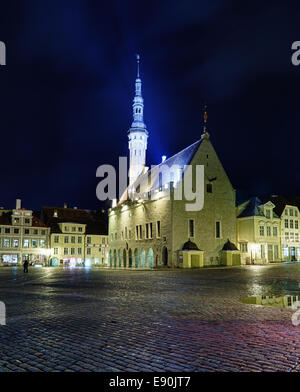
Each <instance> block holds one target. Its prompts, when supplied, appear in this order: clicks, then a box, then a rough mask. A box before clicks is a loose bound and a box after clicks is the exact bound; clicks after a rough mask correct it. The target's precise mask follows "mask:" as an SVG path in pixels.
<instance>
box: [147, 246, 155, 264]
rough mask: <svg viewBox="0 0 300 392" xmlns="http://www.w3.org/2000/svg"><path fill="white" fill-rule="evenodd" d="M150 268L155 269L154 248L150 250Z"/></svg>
mask: <svg viewBox="0 0 300 392" xmlns="http://www.w3.org/2000/svg"><path fill="white" fill-rule="evenodd" d="M148 267H149V268H153V267H154V255H153V250H152V248H149V249H148Z"/></svg>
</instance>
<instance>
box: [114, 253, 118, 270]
mask: <svg viewBox="0 0 300 392" xmlns="http://www.w3.org/2000/svg"><path fill="white" fill-rule="evenodd" d="M114 268H117V251H116V249H114Z"/></svg>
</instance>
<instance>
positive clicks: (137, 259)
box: [134, 248, 139, 268]
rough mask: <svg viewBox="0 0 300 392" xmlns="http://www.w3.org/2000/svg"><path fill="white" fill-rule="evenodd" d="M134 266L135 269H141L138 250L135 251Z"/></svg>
mask: <svg viewBox="0 0 300 392" xmlns="http://www.w3.org/2000/svg"><path fill="white" fill-rule="evenodd" d="M134 266H135V268H139V253H138V250H137V248H135V250H134Z"/></svg>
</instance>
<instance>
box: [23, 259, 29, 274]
mask: <svg viewBox="0 0 300 392" xmlns="http://www.w3.org/2000/svg"><path fill="white" fill-rule="evenodd" d="M28 264H29V263H28V260H27V259H26V260H24V263H23V265H24V273H28Z"/></svg>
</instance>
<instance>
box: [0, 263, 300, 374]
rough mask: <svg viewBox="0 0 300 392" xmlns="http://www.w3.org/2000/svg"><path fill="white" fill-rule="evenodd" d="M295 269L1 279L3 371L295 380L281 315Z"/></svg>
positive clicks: (6, 274) (287, 324)
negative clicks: (261, 299) (277, 301)
mask: <svg viewBox="0 0 300 392" xmlns="http://www.w3.org/2000/svg"><path fill="white" fill-rule="evenodd" d="M299 282H300V265H298V264H296V263H295V264H281V265H268V266H244V267H234V268H213V269H206V268H205V269H201V270H168V271H125V270H124V271H121V270H119V271H118V270H100V269H83V268H78V269H76V268H74V269H59V268H30V269H29V274H24V273H23V271H22V269H20V268H5V267H3V268H2V269H0V301H3V302H5V304H6V313H7V314H6V324H7V325H6V326H0V347H1V349H0V350H1V355H0V370H1V371H2V372H3V371H92V372H95V371H97V372H103V371H298V370H299V369H300V365H299V355H300V345H299V343H300V326H299V327H297V326H293V324H292V322H291V315H292V313H293V311H292V310H291V309H288V308H275V307H263V306H258V305H246V304H243V303H241V300H242V299H243V298H245V297H248V296H252V295H284V294H294V295H298V294H299Z"/></svg>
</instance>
